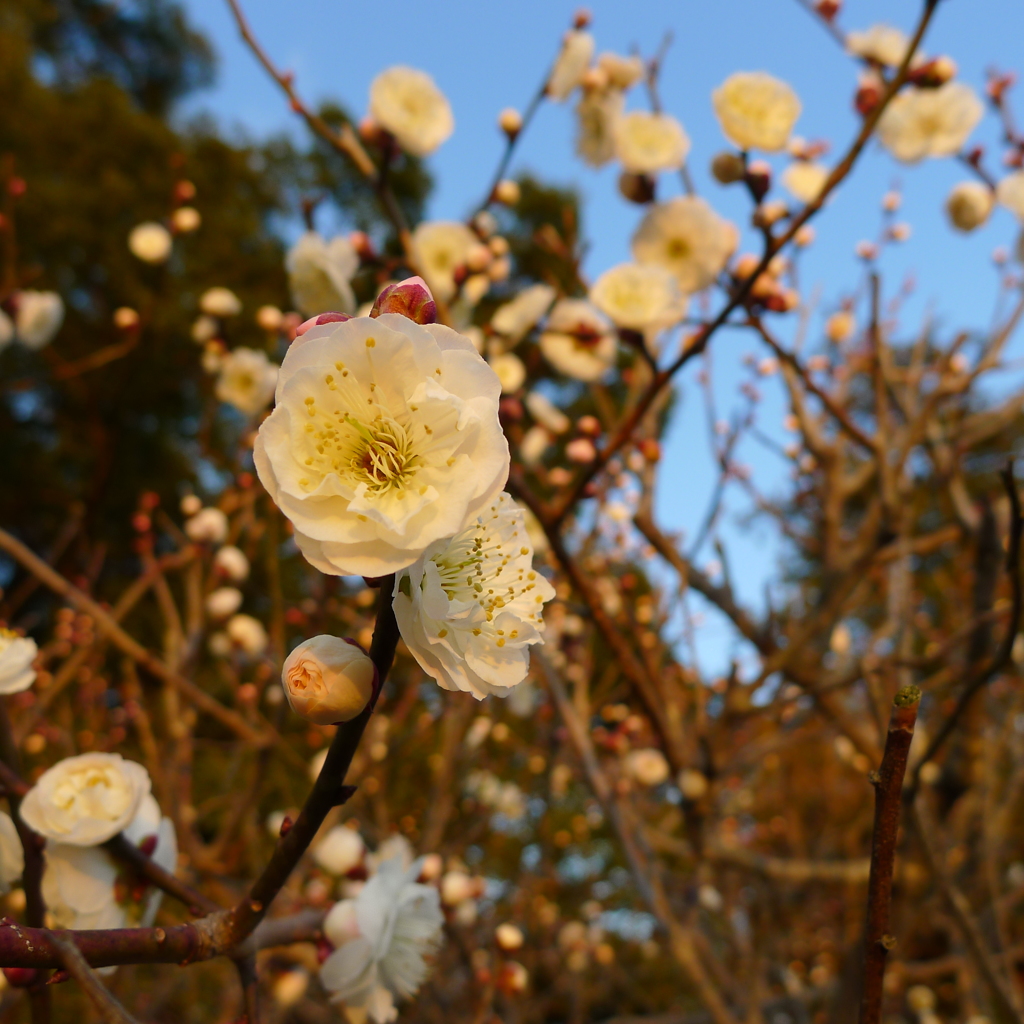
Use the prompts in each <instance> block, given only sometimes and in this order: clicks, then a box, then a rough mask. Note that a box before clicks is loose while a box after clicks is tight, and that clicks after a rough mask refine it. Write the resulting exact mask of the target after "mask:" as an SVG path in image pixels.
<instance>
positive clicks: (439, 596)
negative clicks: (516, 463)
mask: <svg viewBox="0 0 1024 1024" xmlns="http://www.w3.org/2000/svg"><path fill="white" fill-rule="evenodd" d="M554 594H555V592H554V588H553V587H552V586H551V584H550V583H548V581H547V580H546V579H545V578H544V577H543V576H542V575H541V574H540V573H538V572H536V571H535V570H534V568H533V546H532V545H531V543H530V538H529V536H528V535H527V532H526V526H525V523H524V517H523V512H522V510H521V509H520V508H518V507H517V506H516V504H515V503H514V502H513V501H512V499H511V498H510V497H509V496H508V495H507V494H501V495H499V496H498V497H497V499H496V500H495V501H494V502H492V504H491V505H490V506H489V507H488V508H486V509H484V510H482V511H481V512H480V514H479V515H478V516H477V518H476V520H475V521H474V522H472V523H470V525H469V526H467V527H466V528H465V529H463V530H461V531H460V532H459V533H457V534H456V535H455V536H454V537H452V538H450V539H447V540H440V541H437V542H436V543H435V544H432V545H431V546H430V547H429V548H427V550H426V551H425V552H424V553H423V557H422V558H420V559H419V561H417V562H416V563H415V564H414V565H412V566H410V567H409V568H408V569H407V570H405V571H403V572H400V573H399V574H398V575H397V576H396V578H395V591H394V609H395V617H396V618H397V619H398V628H399V630H400V632H401V634H402V639H403V640H404V641H405V643H406V646H407V647H408V648H409V650H410V652H411V653H412V655H413V657H414V658H415V659H416V661H417V662H418V663H419V665H420V667H421V668H422V669H423V671H424V672H426V673H427V675H429V676H431V677H432V678H433V679H435V680H436V681H437V682H438V683H439V684H440V685H441V686H443V687H444V688H445V689H446V690H463V691H465V692H467V693H472V694H473V695H474V696H475V697H476V698H477V699H478V700H482V699H483V698H484V697H486V696H487V695H488V694H496V695H498V696H505V695H506V694H507V693H508V691H509V690H510V689H511V688H512V687H513V686H515V685H516V684H517V683H521V682H522V681H523V679H524V678H525V677H526V673H527V671H528V669H529V661H530V651H529V648H530V645H531V644H535V643H539V642H540V641H541V632H542V631H543V629H544V619H543V616H542V609H543V605H544V602H545V601H550V600H551V598H552V597H554Z"/></svg>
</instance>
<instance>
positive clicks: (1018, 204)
mask: <svg viewBox="0 0 1024 1024" xmlns="http://www.w3.org/2000/svg"><path fill="white" fill-rule="evenodd" d="M996 199H998V200H999V205H1000V206H1005V207H1006V209H1008V210H1009V211H1010V212H1011V213H1012V214H1013V215H1014V216H1015V217H1016V218H1017V219H1018V220H1020V221H1024V171H1015V172H1014V173H1013V174H1008V175H1007V176H1006V177H1005V178H1003V180H1002V181H1001V182H999V184H998V185H997V186H996Z"/></svg>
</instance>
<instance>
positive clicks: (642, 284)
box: [590, 263, 686, 333]
mask: <svg viewBox="0 0 1024 1024" xmlns="http://www.w3.org/2000/svg"><path fill="white" fill-rule="evenodd" d="M590 301H591V302H592V303H593V304H594V305H595V306H597V308H598V309H599V310H601V312H602V313H604V314H605V315H606V316H608V317H610V318H611V320H612V322H613V323H614V324H615V325H616V326H618V327H625V328H627V329H629V330H633V331H641V332H643V333H647V332H650V331H660V330H662V329H664V328H666V327H670V326H671V325H672V324H675V323H678V322H679V321H680V320H681V319H682V318H683V316H684V315H685V314H686V298H685V297H684V296H683V294H682V293H681V292H680V290H679V285H678V283H677V281H676V279H675V277H674V276H673V275H672V273H671V271H669V270H667V269H666V268H665V267H659V266H657V265H655V264H646V265H644V264H640V263H620V264H619V265H618V266H616V267H612V268H611V269H610V270H606V271H605V272H604V273H603V274H602V275H601V276H600V277H599V278H598V279H597V280H596V281H595V282H594V284H593V285H592V286H591V289H590Z"/></svg>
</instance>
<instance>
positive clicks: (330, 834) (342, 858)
mask: <svg viewBox="0 0 1024 1024" xmlns="http://www.w3.org/2000/svg"><path fill="white" fill-rule="evenodd" d="M365 852H366V844H365V843H364V842H363V837H362V836H361V835H360V834H359V833H358V832H357V831H356V830H355V829H354V828H349V827H348V826H347V825H335V826H334V827H333V828H331V829H328V831H327V833H326V834H325V835H324V837H323V839H321V840H320V841H319V842H318V843H317V844H316V845H315V846H314V847H313V849H312V854H313V860H315V861H316V863H317V866H318V867H321V868H323V870H324V871H326V872H327V873H328V874H331V875H338V876H339V877H340V876H341V875H347V874H348V873H349V872H350V871H351V870H352V869H353V868H354V867H357V866H358V865H359V864H362V862H363V855H364V853H365Z"/></svg>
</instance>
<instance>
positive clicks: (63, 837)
mask: <svg viewBox="0 0 1024 1024" xmlns="http://www.w3.org/2000/svg"><path fill="white" fill-rule="evenodd" d="M149 790H150V781H149V773H148V772H147V771H146V769H145V768H143V767H142V765H141V764H136V763H135V762H134V761H126V760H125V759H124V758H123V757H121V755H120V754H99V753H94V754H79V755H78V756H77V757H67V758H65V759H64V760H63V761H58V762H57V763H56V764H55V765H54V766H53V767H52V768H49V769H47V770H46V771H45V772H43V774H42V775H40V776H39V780H38V781H37V782H36V784H35V785H34V786H33V787H32V788H31V789H30V790H29V791H28V793H26V794H25V798H24V800H22V802H21V816H22V818H23V819H24V821H25V824H27V825H28V827H29V828H31V829H32V830H33V831H34V832H38V833H39V835H41V836H44V837H45V838H46V839H52V840H53V841H54V842H56V843H66V844H69V845H72V846H96V845H97V844H99V843H104V842H106V841H107V840H108V839H110V838H111V837H112V836H115V835H117V833H118V832H121V831H123V830H124V829H125V828H126V827H127V826H128V824H129V823H130V822H131V821H132V820H133V819H134V818H135V815H136V814H137V813H138V811H139V806H140V805H141V803H142V800H143V798H144V797H146V796H148V795H149Z"/></svg>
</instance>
